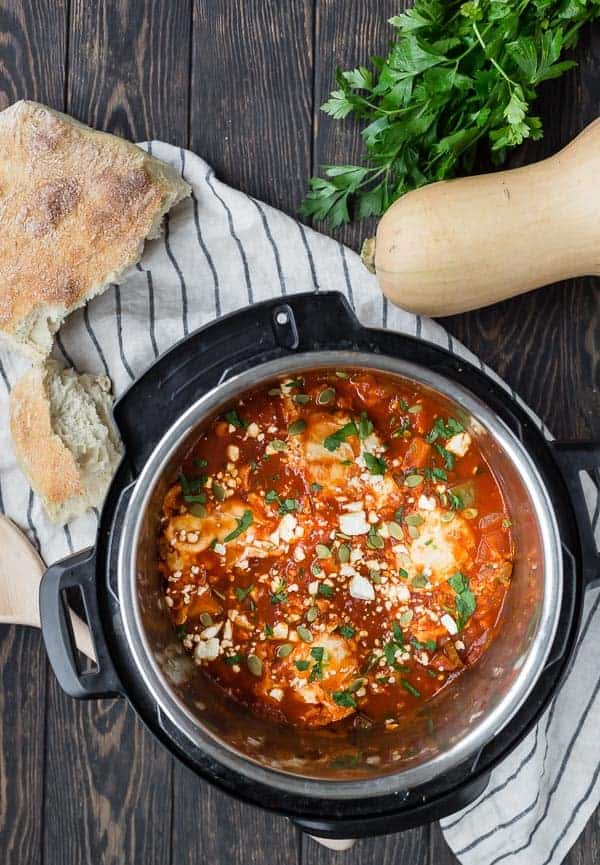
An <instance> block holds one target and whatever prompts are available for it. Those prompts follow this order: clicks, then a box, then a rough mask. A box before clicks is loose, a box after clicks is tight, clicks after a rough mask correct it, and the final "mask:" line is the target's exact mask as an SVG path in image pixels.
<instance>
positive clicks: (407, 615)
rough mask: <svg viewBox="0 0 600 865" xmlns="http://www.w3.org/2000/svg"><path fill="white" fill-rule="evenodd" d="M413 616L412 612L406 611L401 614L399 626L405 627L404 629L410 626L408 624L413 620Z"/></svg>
mask: <svg viewBox="0 0 600 865" xmlns="http://www.w3.org/2000/svg"><path fill="white" fill-rule="evenodd" d="M413 616H414V613H413V611H412V610H406V611H405V612H404V613H402V614H401V616H400V620H399V621H400V624H401V625H403V626H405V627H406V625H410V623H411V622H412V620H413Z"/></svg>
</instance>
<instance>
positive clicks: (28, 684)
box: [0, 625, 47, 865]
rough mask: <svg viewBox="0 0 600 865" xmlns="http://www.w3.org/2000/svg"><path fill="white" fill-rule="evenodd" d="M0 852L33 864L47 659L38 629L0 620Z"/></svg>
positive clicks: (10, 861) (39, 821)
mask: <svg viewBox="0 0 600 865" xmlns="http://www.w3.org/2000/svg"><path fill="white" fill-rule="evenodd" d="M0 670H1V678H0V682H1V686H0V719H1V724H0V858H1V860H2V862H3V863H5V865H18V863H27V865H38V863H41V861H42V859H41V853H42V825H43V806H44V783H43V779H44V763H45V756H44V724H45V722H44V718H45V697H46V674H47V661H46V653H45V650H44V646H43V644H42V639H41V636H40V633H39V631H34V630H33V629H32V628H16V627H8V626H6V625H2V626H0Z"/></svg>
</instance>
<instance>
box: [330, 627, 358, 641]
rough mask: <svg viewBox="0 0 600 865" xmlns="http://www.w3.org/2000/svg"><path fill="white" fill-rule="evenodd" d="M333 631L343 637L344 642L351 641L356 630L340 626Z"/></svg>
mask: <svg viewBox="0 0 600 865" xmlns="http://www.w3.org/2000/svg"><path fill="white" fill-rule="evenodd" d="M335 630H336V632H337V633H338V634H339V635H340V636H341V637H344V638H345V639H346V640H350V639H352V637H353V636H354V635H355V633H356V629H355V628H353V627H352V625H340V626H339V627H337V628H336V629H335Z"/></svg>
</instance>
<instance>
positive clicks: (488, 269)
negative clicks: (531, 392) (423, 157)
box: [362, 119, 600, 315]
mask: <svg viewBox="0 0 600 865" xmlns="http://www.w3.org/2000/svg"><path fill="white" fill-rule="evenodd" d="M362 257H363V261H364V263H365V264H366V265H367V267H368V268H369V269H370V270H373V271H374V272H375V273H376V274H377V279H378V280H379V284H380V286H381V289H382V291H383V292H384V294H386V295H387V297H388V298H389V299H390V300H391V301H392V303H396V304H398V306H401V307H403V308H404V309H409V310H412V311H413V312H419V313H425V314H426V315H453V314H454V313H458V312H465V311H467V310H469V309H477V308H479V307H481V306H487V305H488V304H490V303H496V302H497V301H499V300H504V299H505V298H507V297H513V296H514V295H516V294H522V293H523V292H525V291H529V290H530V289H532V288H539V287H540V286H542V285H548V284H549V283H552V282H559V281H561V280H563V279H570V278H571V277H575V276H586V275H588V276H591V275H600V119H598V120H596V121H594V123H592V124H591V125H590V126H588V127H587V129H585V130H584V131H583V132H582V133H581V135H579V136H578V137H577V138H575V140H574V141H572V142H571V143H570V144H568V145H567V146H566V147H565V148H564V149H563V150H561V151H560V152H559V153H557V154H556V155H555V156H552V157H551V158H550V159H545V160H543V161H542V162H537V163H535V164H533V165H527V166H525V167H524V168H516V169H513V170H512V171H498V172H495V173H492V174H483V175H481V176H479V177H464V178H461V179H460V180H449V181H442V182H440V183H432V184H431V185H430V186H424V187H422V188H421V189H417V190H415V191H414V192H409V193H408V194H407V195H404V196H403V197H402V198H400V199H399V200H398V201H397V202H396V203H395V204H393V205H392V206H391V207H390V209H389V210H388V211H387V212H386V213H385V215H384V216H383V218H382V219H381V221H380V223H379V226H378V228H377V236H376V237H375V238H372V239H371V240H367V241H366V242H365V245H364V247H363V256H362Z"/></svg>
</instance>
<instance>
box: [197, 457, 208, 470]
mask: <svg viewBox="0 0 600 865" xmlns="http://www.w3.org/2000/svg"><path fill="white" fill-rule="evenodd" d="M194 462H195V463H196V465H197V466H198V468H199V469H205V468H206V466H207V465H208V460H204V459H202V458H200V459H197V460H194Z"/></svg>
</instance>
